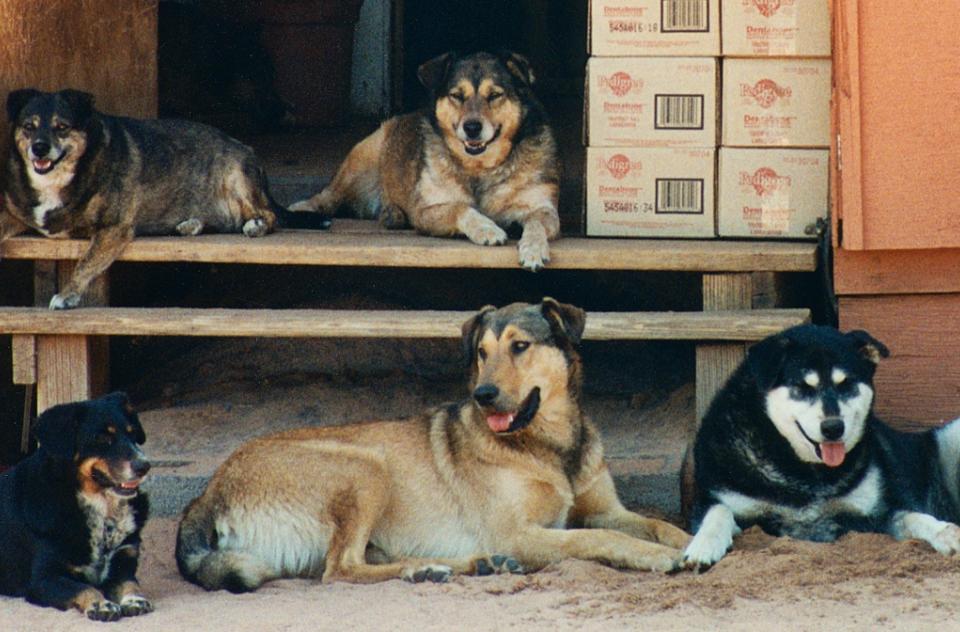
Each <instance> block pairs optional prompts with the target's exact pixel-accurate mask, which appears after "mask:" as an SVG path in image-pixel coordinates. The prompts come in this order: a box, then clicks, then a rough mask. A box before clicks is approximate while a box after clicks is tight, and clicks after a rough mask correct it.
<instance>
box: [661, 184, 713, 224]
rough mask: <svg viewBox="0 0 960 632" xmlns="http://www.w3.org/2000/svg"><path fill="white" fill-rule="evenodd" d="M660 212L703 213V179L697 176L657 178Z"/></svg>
mask: <svg viewBox="0 0 960 632" xmlns="http://www.w3.org/2000/svg"><path fill="white" fill-rule="evenodd" d="M656 212H657V213H659V214H672V213H683V214H691V215H702V214H703V180H700V179H695V178H657V206H656Z"/></svg>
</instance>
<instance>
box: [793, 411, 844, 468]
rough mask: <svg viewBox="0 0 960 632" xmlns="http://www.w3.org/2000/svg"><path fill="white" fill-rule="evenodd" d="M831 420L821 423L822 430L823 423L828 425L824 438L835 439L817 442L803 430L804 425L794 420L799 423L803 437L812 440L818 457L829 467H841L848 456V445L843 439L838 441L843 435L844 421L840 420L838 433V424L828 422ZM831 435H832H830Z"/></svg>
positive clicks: (798, 426) (811, 442)
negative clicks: (838, 431) (837, 432)
mask: <svg viewBox="0 0 960 632" xmlns="http://www.w3.org/2000/svg"><path fill="white" fill-rule="evenodd" d="M829 421H830V420H826V421H824V422H823V424H821V431H823V430H824V428H823V425H827V428H826V430H827V432H825V433H824V435H825V436H824V438H826V439H833V440H831V441H823V442H821V443H817V442H816V441H814V440H813V439H811V438H810V435H808V434H807V433H806V432H804V431H803V426H801V425H800V422H799V421H794V423H796V424H797V429H798V430H799V431H800V434H802V435H803V438H804V439H806V440H807V441H809V442H810V444H811V445H812V446H813V450H814V452H816V453H817V458H819V459H820V460H821V461H823V463H824V465H826V466H827V467H839V466H841V465H843V461H844V459H845V458H846V456H847V447H846V446H845V445H844V443H843V441H837V440H836V439H840V438H842V437H843V422H842V421H840V427H839V430H840V433H839V435H837V434H836V424H828V422H829ZM828 435H830V436H828Z"/></svg>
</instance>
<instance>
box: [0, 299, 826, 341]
mask: <svg viewBox="0 0 960 632" xmlns="http://www.w3.org/2000/svg"><path fill="white" fill-rule="evenodd" d="M475 313H476V311H412V310H410V311H406V310H383V311H368V310H329V309H282V310H274V309H200V308H179V307H165V308H139V307H89V308H83V309H77V310H71V311H52V310H48V309H45V308H36V307H2V308H0V333H3V334H14V335H42V336H216V337H229V336H235V337H265V338H459V337H460V327H461V325H462V324H463V323H464V322H466V321H467V319H469V318H470V317H471V316H473V315H474V314H475ZM809 319H810V311H809V310H807V309H757V310H728V311H707V312H589V313H588V314H587V322H586V329H585V331H584V339H586V340H697V341H711V340H713V341H743V342H751V341H757V340H760V339H762V338H765V337H766V336H769V335H771V334H774V333H777V332H779V331H781V330H783V329H785V328H787V327H790V326H793V325H798V324H801V323H804V322H808V321H809Z"/></svg>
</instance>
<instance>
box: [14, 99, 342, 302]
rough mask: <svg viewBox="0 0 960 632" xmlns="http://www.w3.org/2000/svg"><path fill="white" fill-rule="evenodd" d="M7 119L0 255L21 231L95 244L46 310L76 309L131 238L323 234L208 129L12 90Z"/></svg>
mask: <svg viewBox="0 0 960 632" xmlns="http://www.w3.org/2000/svg"><path fill="white" fill-rule="evenodd" d="M7 115H8V117H9V119H10V123H11V126H12V127H11V135H12V137H11V142H10V153H9V155H8V156H7V159H6V165H5V167H4V170H3V181H2V184H3V186H0V190H3V191H5V196H4V199H3V204H0V257H2V255H3V241H4V240H6V239H8V238H10V237H12V236H14V235H17V234H19V233H22V232H24V231H26V230H28V229H33V230H36V231H38V232H40V233H42V234H44V235H47V236H49V237H63V238H65V237H73V238H84V239H86V238H89V239H90V240H91V241H90V247H89V249H88V250H87V252H86V253H85V254H84V255H83V257H82V258H81V259H80V261H79V263H78V265H77V267H76V270H75V271H74V273H73V276H72V277H71V279H70V281H69V282H68V283H67V284H66V286H65V287H63V288H61V290H60V293H59V294H57V295H56V296H54V297H53V299H52V300H51V301H50V307H51V308H53V309H66V308H71V307H76V306H77V305H78V304H79V303H80V299H81V297H82V296H83V293H84V291H85V290H86V289H87V287H88V286H89V285H90V282H91V281H92V280H93V279H95V278H96V277H97V276H98V275H100V274H101V273H102V272H103V271H104V270H106V269H107V268H108V267H109V266H110V264H111V263H113V261H114V260H115V259H116V258H117V257H118V256H119V254H120V253H121V251H123V249H124V248H125V247H126V245H127V244H128V243H130V242H131V241H132V240H133V238H134V236H136V235H174V234H180V235H196V234H198V233H200V232H203V231H213V232H240V231H242V232H243V234H245V235H247V236H248V237H260V236H261V235H265V234H267V233H269V232H270V231H272V230H273V228H274V226H275V225H276V224H277V221H278V219H279V220H280V223H281V224H283V225H285V226H290V227H312V228H325V227H327V226H329V220H328V219H326V218H325V217H322V216H317V215H309V214H303V213H299V214H296V213H290V212H289V211H287V210H286V209H284V208H282V207H281V206H279V205H278V204H277V203H276V202H275V201H274V200H273V199H272V198H271V197H270V193H269V190H268V188H267V179H266V176H265V175H264V173H263V170H262V169H261V168H260V166H259V164H258V163H257V160H256V158H255V156H254V154H253V150H251V149H250V148H249V147H247V146H246V145H243V144H241V143H240V142H239V141H236V140H234V139H232V138H230V137H229V136H227V135H225V134H223V133H221V132H219V131H217V130H215V129H213V128H212V127H207V126H205V125H200V124H197V123H190V122H187V121H178V120H173V119H169V120H138V119H131V118H123V117H118V116H108V115H106V114H102V113H100V112H98V111H97V110H96V109H94V100H93V96H92V95H90V94H87V93H85V92H79V91H76V90H62V91H60V92H56V93H50V92H40V91H37V90H30V89H27V90H17V91H15V92H11V93H10V95H9V97H8V98H7Z"/></svg>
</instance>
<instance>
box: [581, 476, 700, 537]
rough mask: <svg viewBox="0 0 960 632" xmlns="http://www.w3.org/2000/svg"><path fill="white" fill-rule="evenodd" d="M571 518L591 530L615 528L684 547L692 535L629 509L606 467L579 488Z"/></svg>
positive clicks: (629, 533) (637, 535)
mask: <svg viewBox="0 0 960 632" xmlns="http://www.w3.org/2000/svg"><path fill="white" fill-rule="evenodd" d="M570 521H571V523H572V524H574V525H575V526H584V527H587V528H590V529H614V530H616V531H621V532H623V533H626V534H628V535H632V536H633V537H635V538H641V539H643V540H649V541H651V542H659V543H660V544H665V545H667V546H669V547H672V548H675V549H684V548H686V546H687V545H688V544H689V543H690V535H689V534H688V533H687V532H686V531H684V530H683V529H680V528H679V527H675V526H673V525H672V524H670V523H669V522H665V521H663V520H656V519H653V518H645V517H644V516H641V515H640V514H637V513H634V512H632V511H628V510H627V509H626V508H625V507H624V506H623V504H622V503H621V502H620V499H619V498H618V497H617V490H616V488H615V487H614V485H613V478H612V477H611V476H610V471H609V470H608V469H606V467H604V468H603V469H602V470H601V471H599V472H598V473H597V475H596V476H595V477H593V478H592V479H591V480H589V482H588V483H587V484H586V485H585V486H584V488H583V489H579V490H578V491H577V495H576V498H575V499H574V503H573V509H572V510H571V512H570Z"/></svg>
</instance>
